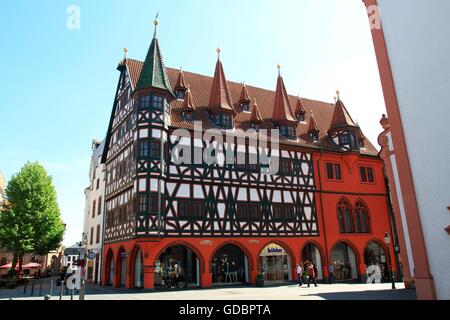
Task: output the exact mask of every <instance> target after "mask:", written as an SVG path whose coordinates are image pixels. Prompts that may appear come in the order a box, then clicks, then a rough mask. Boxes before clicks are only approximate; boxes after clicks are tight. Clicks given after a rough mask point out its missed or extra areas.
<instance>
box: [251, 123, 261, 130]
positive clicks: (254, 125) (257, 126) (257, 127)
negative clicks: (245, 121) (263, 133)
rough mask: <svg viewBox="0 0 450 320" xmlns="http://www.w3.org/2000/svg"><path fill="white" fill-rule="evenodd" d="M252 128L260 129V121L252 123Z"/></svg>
mask: <svg viewBox="0 0 450 320" xmlns="http://www.w3.org/2000/svg"><path fill="white" fill-rule="evenodd" d="M252 128H253V129H255V130H256V131H259V123H252Z"/></svg>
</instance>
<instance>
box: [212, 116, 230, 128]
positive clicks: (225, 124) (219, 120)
mask: <svg viewBox="0 0 450 320" xmlns="http://www.w3.org/2000/svg"><path fill="white" fill-rule="evenodd" d="M214 124H215V125H216V127H218V128H220V129H231V128H232V127H233V120H232V119H231V115H230V114H226V113H218V114H216V115H215V116H214Z"/></svg>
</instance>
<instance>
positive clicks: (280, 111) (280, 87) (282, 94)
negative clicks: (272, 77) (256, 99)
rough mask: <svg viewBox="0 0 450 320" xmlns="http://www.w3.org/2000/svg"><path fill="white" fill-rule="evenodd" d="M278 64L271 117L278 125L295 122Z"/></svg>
mask: <svg viewBox="0 0 450 320" xmlns="http://www.w3.org/2000/svg"><path fill="white" fill-rule="evenodd" d="M280 68H281V67H280V65H278V79H277V89H276V91H275V104H274V106H273V115H272V119H273V121H274V122H276V123H277V124H278V125H282V124H295V125H296V123H297V120H296V119H295V117H294V113H293V112H292V107H291V102H290V101H289V97H288V94H287V92H286V87H285V86H284V81H283V77H282V76H281V73H280Z"/></svg>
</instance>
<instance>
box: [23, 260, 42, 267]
mask: <svg viewBox="0 0 450 320" xmlns="http://www.w3.org/2000/svg"><path fill="white" fill-rule="evenodd" d="M41 266H42V265H40V264H39V263H36V262H30V263H27V264H26V265H24V266H22V268H23V269H32V268H39V267H41Z"/></svg>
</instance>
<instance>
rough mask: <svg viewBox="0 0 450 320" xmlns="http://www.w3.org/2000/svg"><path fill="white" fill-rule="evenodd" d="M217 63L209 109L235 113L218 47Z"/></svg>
mask: <svg viewBox="0 0 450 320" xmlns="http://www.w3.org/2000/svg"><path fill="white" fill-rule="evenodd" d="M217 54H218V55H217V63H216V70H215V72H214V79H213V83H212V87H211V95H210V98H209V109H210V110H212V111H214V112H215V111H225V112H230V113H233V114H235V113H236V111H235V110H234V108H233V102H232V100H231V95H230V90H229V88H228V83H227V79H226V78H225V72H224V71H223V66H222V61H220V49H217Z"/></svg>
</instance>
